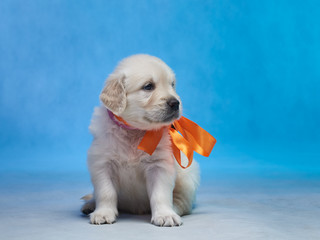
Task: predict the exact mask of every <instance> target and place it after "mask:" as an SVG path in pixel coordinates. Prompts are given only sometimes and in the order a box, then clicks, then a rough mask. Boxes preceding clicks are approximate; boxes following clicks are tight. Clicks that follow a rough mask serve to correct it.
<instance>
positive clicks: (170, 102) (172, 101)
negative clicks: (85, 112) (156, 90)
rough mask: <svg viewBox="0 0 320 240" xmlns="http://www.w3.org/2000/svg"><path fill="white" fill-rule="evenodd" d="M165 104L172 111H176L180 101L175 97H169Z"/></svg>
mask: <svg viewBox="0 0 320 240" xmlns="http://www.w3.org/2000/svg"><path fill="white" fill-rule="evenodd" d="M167 104H168V106H169V108H170V110H171V111H172V112H176V111H178V110H179V106H180V102H179V101H178V100H177V99H176V98H170V99H169V100H168V101H167Z"/></svg>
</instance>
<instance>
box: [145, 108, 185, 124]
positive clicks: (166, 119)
mask: <svg viewBox="0 0 320 240" xmlns="http://www.w3.org/2000/svg"><path fill="white" fill-rule="evenodd" d="M161 115H162V114H161ZM179 116H180V113H179V111H174V112H169V113H166V114H164V116H163V117H160V118H159V119H155V118H151V117H149V116H144V119H145V120H146V121H148V122H149V123H167V124H170V123H172V122H173V121H174V120H176V119H178V118H179Z"/></svg>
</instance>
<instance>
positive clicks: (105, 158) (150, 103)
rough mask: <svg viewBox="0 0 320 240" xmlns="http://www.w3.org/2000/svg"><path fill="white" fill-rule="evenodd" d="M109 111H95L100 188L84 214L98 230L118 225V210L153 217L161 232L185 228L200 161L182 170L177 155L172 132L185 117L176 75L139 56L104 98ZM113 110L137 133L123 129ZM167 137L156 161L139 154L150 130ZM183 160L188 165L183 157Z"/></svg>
mask: <svg viewBox="0 0 320 240" xmlns="http://www.w3.org/2000/svg"><path fill="white" fill-rule="evenodd" d="M100 100H101V101H102V103H103V106H100V107H97V108H95V110H94V113H93V117H92V121H91V125H90V128H89V129H90V131H91V133H92V135H93V137H94V139H93V142H92V145H91V147H90V149H89V151H88V166H89V171H90V174H91V179H92V183H93V186H94V193H93V195H92V196H91V197H90V196H87V197H85V200H86V203H85V204H84V206H83V207H82V212H83V213H85V214H90V222H91V223H93V224H103V223H113V222H115V221H116V217H117V215H118V209H119V210H123V211H129V212H131V213H137V214H143V213H147V212H150V210H151V214H152V219H151V222H152V223H153V224H155V225H157V226H179V225H181V224H182V220H181V218H180V216H182V215H184V214H188V213H190V212H191V209H192V204H193V201H194V197H195V191H196V188H197V186H198V182H199V171H198V165H197V163H196V162H195V161H194V162H193V164H192V165H191V167H189V168H188V169H182V168H181V167H180V166H179V165H178V164H177V163H176V160H175V158H174V156H173V154H172V150H171V141H170V136H169V134H168V130H166V128H163V127H164V126H169V125H170V124H171V123H172V122H173V121H174V120H176V119H178V118H179V117H180V116H181V103H180V98H179V96H178V95H177V93H176V91H175V76H174V73H173V71H172V70H171V69H170V68H169V67H168V66H167V65H166V64H165V63H164V62H163V61H161V60H160V59H158V58H156V57H152V56H149V55H134V56H131V57H128V58H126V59H124V60H123V61H121V62H120V64H119V65H118V66H117V68H116V69H115V70H114V72H113V73H112V74H111V75H110V76H109V78H108V79H107V81H106V84H105V87H104V89H103V90H102V93H101V95H100ZM107 109H109V110H110V111H112V112H113V113H114V114H116V115H118V116H120V117H122V118H123V119H124V120H125V121H126V122H127V123H129V125H130V126H132V127H133V128H135V129H133V130H131V129H126V128H123V127H120V126H118V125H117V124H115V123H114V121H112V120H111V119H110V117H109V115H108V112H107ZM161 128H162V131H163V137H162V139H161V141H160V143H159V145H158V146H157V149H156V150H155V152H154V153H153V154H152V155H151V156H150V155H148V154H147V153H145V152H143V151H141V150H138V149H137V146H138V144H139V143H140V141H141V139H142V137H143V135H144V134H145V130H150V129H161ZM182 158H183V160H186V158H185V156H184V155H183V154H182Z"/></svg>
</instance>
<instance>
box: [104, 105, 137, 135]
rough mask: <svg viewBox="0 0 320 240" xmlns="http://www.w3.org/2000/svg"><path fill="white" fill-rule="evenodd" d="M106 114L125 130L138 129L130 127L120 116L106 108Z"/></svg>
mask: <svg viewBox="0 0 320 240" xmlns="http://www.w3.org/2000/svg"><path fill="white" fill-rule="evenodd" d="M108 115H109V117H110V119H111V120H112V121H113V122H114V123H115V124H116V125H117V126H119V127H121V128H124V129H126V130H139V129H137V128H134V127H131V126H130V125H129V124H127V123H126V121H124V120H123V119H122V118H120V117H118V116H116V115H114V113H113V112H111V111H110V110H109V109H108Z"/></svg>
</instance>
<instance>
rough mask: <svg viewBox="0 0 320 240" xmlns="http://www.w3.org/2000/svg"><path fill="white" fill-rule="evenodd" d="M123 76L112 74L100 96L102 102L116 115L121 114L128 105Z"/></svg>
mask: <svg viewBox="0 0 320 240" xmlns="http://www.w3.org/2000/svg"><path fill="white" fill-rule="evenodd" d="M124 78H125V76H124V75H123V74H121V75H120V74H111V75H110V76H109V77H108V79H107V81H106V84H105V87H104V88H103V90H102V92H101V94H100V100H101V102H102V103H103V104H104V105H105V107H106V108H108V109H109V110H110V111H111V112H113V113H114V114H115V115H119V114H121V113H122V112H123V111H124V109H125V108H126V105H127V99H126V91H125V88H124Z"/></svg>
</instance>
